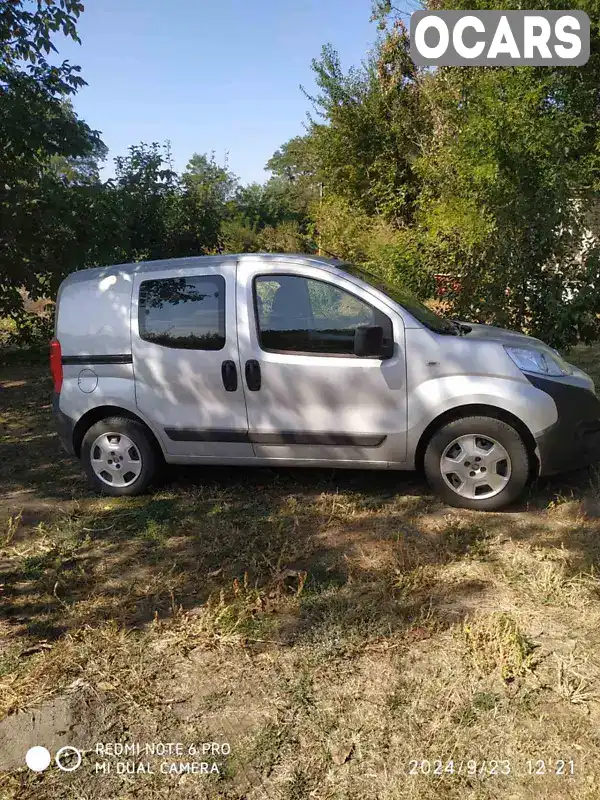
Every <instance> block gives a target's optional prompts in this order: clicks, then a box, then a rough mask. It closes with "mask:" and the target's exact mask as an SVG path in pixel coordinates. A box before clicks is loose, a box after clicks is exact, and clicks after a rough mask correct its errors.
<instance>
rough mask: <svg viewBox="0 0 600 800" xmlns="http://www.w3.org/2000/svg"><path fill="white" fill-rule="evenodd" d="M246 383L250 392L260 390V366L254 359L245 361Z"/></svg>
mask: <svg viewBox="0 0 600 800" xmlns="http://www.w3.org/2000/svg"><path fill="white" fill-rule="evenodd" d="M246 383H247V385H248V389H250V391H251V392H258V390H259V389H260V364H259V363H258V361H257V360H256V359H255V358H251V359H250V360H249V361H246Z"/></svg>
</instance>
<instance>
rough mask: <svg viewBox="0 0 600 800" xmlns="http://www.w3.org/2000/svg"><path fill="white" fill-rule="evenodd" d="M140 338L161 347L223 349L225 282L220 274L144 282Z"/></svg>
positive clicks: (141, 297) (140, 315) (141, 292)
mask: <svg viewBox="0 0 600 800" xmlns="http://www.w3.org/2000/svg"><path fill="white" fill-rule="evenodd" d="M138 321H139V332H140V338H141V339H144V340H145V341H147V342H152V343H153V344H158V345H162V346H163V347H177V348H181V349H185V350H221V349H222V348H223V347H224V346H225V279H224V278H223V277H222V276H221V275H205V276H202V277H200V276H198V277H190V278H161V279H159V280H152V281H143V282H142V284H141V285H140V300H139V312H138Z"/></svg>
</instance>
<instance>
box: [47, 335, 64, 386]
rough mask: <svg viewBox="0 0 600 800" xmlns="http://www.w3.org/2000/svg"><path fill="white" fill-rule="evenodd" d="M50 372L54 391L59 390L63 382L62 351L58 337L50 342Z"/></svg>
mask: <svg viewBox="0 0 600 800" xmlns="http://www.w3.org/2000/svg"><path fill="white" fill-rule="evenodd" d="M50 372H51V373H52V379H53V381H54V391H55V392H60V390H61V387H62V382H63V368H62V353H61V350H60V342H59V341H58V339H52V341H51V342H50Z"/></svg>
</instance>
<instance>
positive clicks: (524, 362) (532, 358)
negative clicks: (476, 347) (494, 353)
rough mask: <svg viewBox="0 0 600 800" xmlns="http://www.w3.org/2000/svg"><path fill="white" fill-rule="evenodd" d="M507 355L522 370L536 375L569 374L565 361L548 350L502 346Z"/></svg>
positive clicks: (554, 375)
mask: <svg viewBox="0 0 600 800" xmlns="http://www.w3.org/2000/svg"><path fill="white" fill-rule="evenodd" d="M504 349H505V350H506V352H507V353H508V355H509V356H510V357H511V358H512V360H513V361H514V362H515V364H516V365H517V367H518V368H519V369H520V370H523V372H535V373H536V374H538V375H550V376H553V377H558V376H559V375H571V374H572V370H571V369H570V367H569V365H568V364H567V362H566V361H564V360H563V359H562V357H561V356H560V355H559V354H558V353H557V354H556V355H554V354H553V353H551V352H550V351H549V350H533V349H532V348H529V347H506V345H505V347H504Z"/></svg>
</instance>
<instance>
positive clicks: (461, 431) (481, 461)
mask: <svg viewBox="0 0 600 800" xmlns="http://www.w3.org/2000/svg"><path fill="white" fill-rule="evenodd" d="M490 443H493V445H494V449H491V448H490ZM504 455H505V456H506V458H504V457H503V456H504ZM455 465H456V467H455ZM484 465H485V466H484ZM423 466H424V470H425V475H426V477H427V480H428V482H429V484H430V486H431V488H432V489H433V490H434V491H435V492H436V493H437V494H438V495H439V496H440V497H441V498H442V500H443V501H444V502H446V503H448V504H449V505H452V506H457V507H458V508H472V509H476V510H479V511H496V510H498V509H500V508H504V507H505V506H507V505H509V503H512V502H514V501H515V500H516V499H517V498H518V497H519V495H520V494H521V492H522V491H523V489H524V488H525V486H526V485H527V482H528V479H529V475H530V469H531V466H532V464H531V458H530V455H529V453H528V452H527V448H526V447H525V444H524V442H523V439H522V438H521V436H520V435H519V433H518V432H517V431H516V430H515V429H514V428H513V427H512V426H511V425H508V424H507V423H506V422H503V421H502V420H499V419H495V418H493V417H463V418H462V419H457V420H455V421H454V422H449V423H448V424H447V425H444V426H443V427H442V428H440V429H439V430H438V431H436V432H435V433H434V435H433V436H432V437H431V439H430V441H429V443H428V445H427V449H426V450H425V457H424V460H423ZM454 469H456V471H454ZM486 481H489V483H487V484H486ZM461 482H462V483H461ZM486 485H487V488H486Z"/></svg>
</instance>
